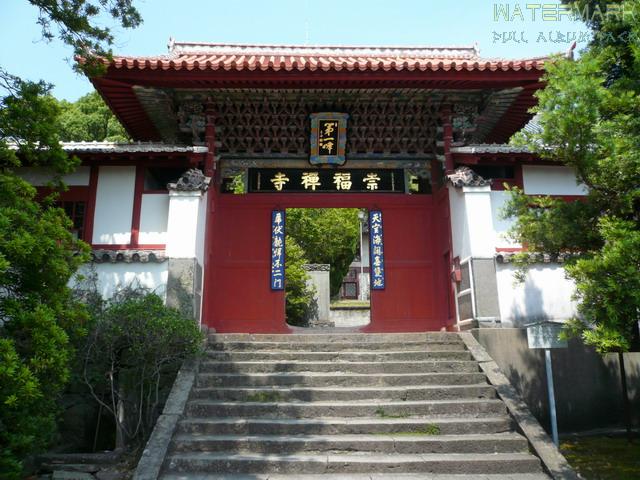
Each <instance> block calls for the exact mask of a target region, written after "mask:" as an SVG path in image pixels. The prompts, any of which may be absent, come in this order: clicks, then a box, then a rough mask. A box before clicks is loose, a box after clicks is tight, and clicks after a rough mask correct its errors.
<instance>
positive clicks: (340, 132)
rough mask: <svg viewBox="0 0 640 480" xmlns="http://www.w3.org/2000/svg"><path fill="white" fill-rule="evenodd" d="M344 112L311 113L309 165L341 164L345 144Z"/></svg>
mask: <svg viewBox="0 0 640 480" xmlns="http://www.w3.org/2000/svg"><path fill="white" fill-rule="evenodd" d="M347 118H349V115H348V114H346V113H335V112H322V113H312V114H311V138H310V147H311V152H310V154H309V163H311V165H322V164H327V165H343V164H344V162H345V161H346V155H345V151H346V146H347Z"/></svg>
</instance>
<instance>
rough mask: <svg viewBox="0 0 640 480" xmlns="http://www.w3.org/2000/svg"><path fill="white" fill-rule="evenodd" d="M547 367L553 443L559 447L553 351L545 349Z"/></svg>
mask: <svg viewBox="0 0 640 480" xmlns="http://www.w3.org/2000/svg"><path fill="white" fill-rule="evenodd" d="M544 359H545V365H546V367H547V391H548V392H549V412H550V413H551V436H552V437H553V443H555V444H556V447H557V446H558V419H557V417H556V398H555V393H554V390H553V370H552V368H551V349H549V348H545V349H544Z"/></svg>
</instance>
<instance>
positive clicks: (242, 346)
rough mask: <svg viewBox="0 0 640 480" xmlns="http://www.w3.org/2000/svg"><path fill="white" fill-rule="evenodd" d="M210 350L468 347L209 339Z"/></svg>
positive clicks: (459, 347)
mask: <svg viewBox="0 0 640 480" xmlns="http://www.w3.org/2000/svg"><path fill="white" fill-rule="evenodd" d="M207 348H208V349H209V350H224V351H274V350H275V351H283V352H285V351H286V352H298V351H303V352H336V351H367V352H370V351H387V350H388V351H398V350H421V351H431V352H435V351H440V350H449V351H450V350H459V351H464V350H466V347H465V345H464V344H463V343H461V342H426V341H411V340H407V341H398V342H395V341H394V342H382V341H380V342H367V343H365V342H334V343H323V342H300V343H297V342H291V343H284V342H243V341H233V342H218V341H215V340H209V342H208V345H207Z"/></svg>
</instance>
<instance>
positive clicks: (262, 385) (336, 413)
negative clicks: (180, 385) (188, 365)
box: [161, 333, 548, 480]
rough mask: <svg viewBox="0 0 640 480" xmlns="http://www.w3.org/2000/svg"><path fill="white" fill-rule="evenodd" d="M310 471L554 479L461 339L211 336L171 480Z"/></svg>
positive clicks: (173, 450)
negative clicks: (545, 469)
mask: <svg viewBox="0 0 640 480" xmlns="http://www.w3.org/2000/svg"><path fill="white" fill-rule="evenodd" d="M311 474H314V475H320V476H322V478H330V477H331V478H342V479H344V478H363V479H365V478H366V479H369V478H386V479H391V478H405V477H406V478H416V479H417V478H440V477H439V475H438V474H443V475H444V474H446V475H447V477H446V478H450V477H449V476H450V475H452V474H459V475H461V476H463V477H464V478H477V479H484V478H487V479H488V478H503V479H506V478H518V479H525V478H526V479H543V478H548V477H547V476H546V475H545V474H543V472H542V467H541V464H540V461H539V459H538V458H537V457H536V456H534V455H532V454H531V453H529V449H528V443H527V441H526V439H525V438H524V437H522V436H521V435H519V434H518V433H516V432H515V430H514V425H513V421H512V419H511V418H510V417H509V415H508V414H507V410H506V408H505V406H504V404H503V403H502V401H501V400H499V399H498V398H497V396H496V393H495V391H494V388H493V387H492V386H491V385H489V384H488V383H487V380H486V377H485V375H484V374H483V373H481V372H480V369H479V367H478V364H477V362H475V361H474V360H473V358H472V356H471V354H470V352H468V351H467V350H466V348H465V345H464V343H463V342H462V341H461V340H460V338H459V337H458V335H457V334H455V333H423V334H369V335H364V334H336V333H331V334H299V335H243V334H227V335H210V337H209V344H208V348H207V352H206V356H205V358H203V360H202V361H201V363H200V366H199V371H198V374H197V377H196V380H195V384H194V386H193V389H192V391H191V394H190V397H189V400H188V402H187V405H186V408H185V413H184V415H183V417H182V418H181V419H180V421H179V423H178V426H177V428H176V431H175V433H174V436H173V439H172V442H171V445H170V449H169V452H168V455H167V457H166V459H165V463H164V467H163V470H162V474H161V478H163V479H165V480H177V479H195V478H198V479H205V478H206V479H214V478H219V479H224V478H228V479H232V478H269V479H271V478H273V479H275V478H287V479H294V478H296V479H297V478H305V477H304V476H303V475H305V476H306V475H311ZM315 478H318V477H315ZM442 478H445V477H442ZM451 478H458V477H457V476H456V477H451Z"/></svg>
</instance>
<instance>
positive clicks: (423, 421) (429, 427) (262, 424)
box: [177, 415, 513, 435]
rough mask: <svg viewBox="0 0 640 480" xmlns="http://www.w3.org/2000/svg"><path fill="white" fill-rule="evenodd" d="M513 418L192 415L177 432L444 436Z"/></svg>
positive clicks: (491, 429) (491, 428)
mask: <svg viewBox="0 0 640 480" xmlns="http://www.w3.org/2000/svg"><path fill="white" fill-rule="evenodd" d="M512 429H513V421H512V420H511V418H510V417H509V416H507V415H502V416H490V415H487V416H484V417H479V418H476V417H464V416H458V417H437V416H433V417H422V418H380V417H379V416H378V417H369V418H367V417H364V418H358V417H351V418H339V417H322V418H238V417H235V418H234V417H223V418H211V417H190V418H185V419H182V420H181V421H180V422H179V423H178V427H177V431H178V432H180V433H191V434H194V435H213V434H217V435H267V434H280V435H354V434H357V435H360V434H385V433H386V434H394V433H396V434H397V433H401V434H411V433H423V432H434V431H437V432H439V433H440V434H441V435H464V434H486V433H502V432H509V431H511V430H512Z"/></svg>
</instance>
